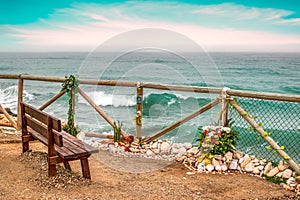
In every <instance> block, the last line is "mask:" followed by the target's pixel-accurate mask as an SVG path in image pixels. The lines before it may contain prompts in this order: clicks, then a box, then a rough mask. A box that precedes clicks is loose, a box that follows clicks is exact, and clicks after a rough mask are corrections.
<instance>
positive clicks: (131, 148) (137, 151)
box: [129, 147, 140, 153]
mask: <svg viewBox="0 0 300 200" xmlns="http://www.w3.org/2000/svg"><path fill="white" fill-rule="evenodd" d="M129 150H130V151H131V152H133V153H139V152H140V150H139V149H136V148H133V147H130V148H129Z"/></svg>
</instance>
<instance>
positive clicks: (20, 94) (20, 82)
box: [17, 75, 24, 131]
mask: <svg viewBox="0 0 300 200" xmlns="http://www.w3.org/2000/svg"><path fill="white" fill-rule="evenodd" d="M23 89H24V81H23V79H22V77H21V75H19V79H18V111H17V112H18V113H17V131H19V130H21V128H22V116H21V102H23Z"/></svg>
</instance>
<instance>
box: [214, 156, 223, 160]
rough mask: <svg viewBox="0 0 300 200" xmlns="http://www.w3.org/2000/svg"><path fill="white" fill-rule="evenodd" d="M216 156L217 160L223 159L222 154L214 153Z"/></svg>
mask: <svg viewBox="0 0 300 200" xmlns="http://www.w3.org/2000/svg"><path fill="white" fill-rule="evenodd" d="M214 158H215V159H217V160H222V156H221V155H214Z"/></svg>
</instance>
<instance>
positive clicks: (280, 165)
mask: <svg viewBox="0 0 300 200" xmlns="http://www.w3.org/2000/svg"><path fill="white" fill-rule="evenodd" d="M288 168H289V164H287V163H284V162H283V161H280V162H279V163H278V169H279V171H284V170H286V169H288Z"/></svg>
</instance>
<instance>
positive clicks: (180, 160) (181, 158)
mask: <svg viewBox="0 0 300 200" xmlns="http://www.w3.org/2000/svg"><path fill="white" fill-rule="evenodd" d="M185 159H186V156H181V157H179V158H178V159H177V161H178V162H183V161H184V160H185Z"/></svg>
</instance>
